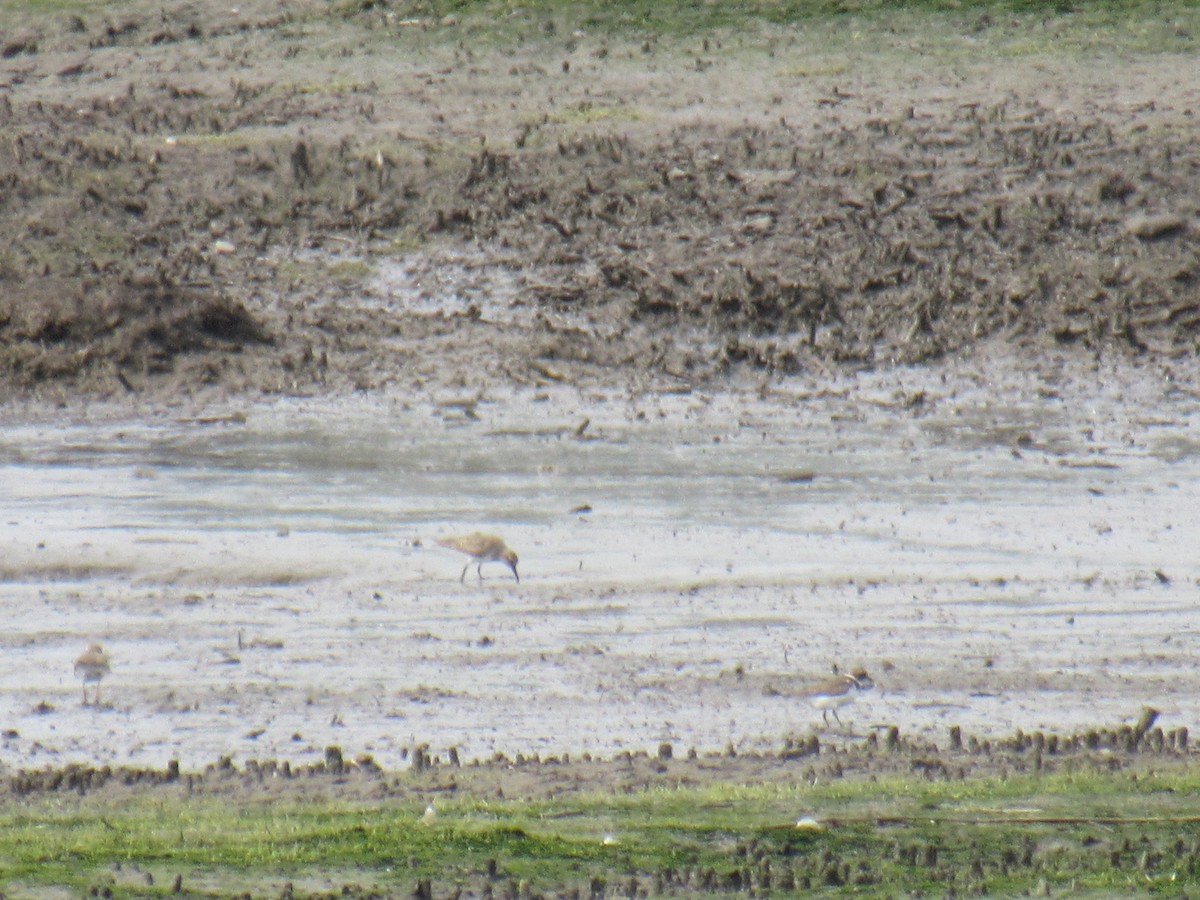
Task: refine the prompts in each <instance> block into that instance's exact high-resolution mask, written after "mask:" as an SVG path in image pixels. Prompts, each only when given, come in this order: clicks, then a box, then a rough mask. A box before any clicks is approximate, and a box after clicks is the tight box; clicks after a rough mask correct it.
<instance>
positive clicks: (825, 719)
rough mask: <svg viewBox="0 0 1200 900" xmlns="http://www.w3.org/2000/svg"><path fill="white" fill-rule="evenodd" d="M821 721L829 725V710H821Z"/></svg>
mask: <svg viewBox="0 0 1200 900" xmlns="http://www.w3.org/2000/svg"><path fill="white" fill-rule="evenodd" d="M821 721H822V722H824V723H825V724H826V725H828V724H829V710H827V709H823V710H821Z"/></svg>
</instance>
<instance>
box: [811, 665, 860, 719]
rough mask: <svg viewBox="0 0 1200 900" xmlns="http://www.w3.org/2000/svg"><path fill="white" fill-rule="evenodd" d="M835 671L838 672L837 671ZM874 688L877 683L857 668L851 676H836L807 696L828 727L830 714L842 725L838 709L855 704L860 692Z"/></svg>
mask: <svg viewBox="0 0 1200 900" xmlns="http://www.w3.org/2000/svg"><path fill="white" fill-rule="evenodd" d="M834 671H837V670H836V669H835V670H834ZM874 686H875V682H874V681H872V680H871V676H870V675H868V674H867V670H866V669H863V668H857V669H855V670H854V671H853V672H851V673H850V674H849V675H836V676H834V677H833V678H830V679H829V680H828V681H825V682H823V683H821V684H819V685H818V686H817V687H815V688H813V689H812V690H811V691H809V692H808V693H807V694H806V696H807V697H808V699H809V702H810V703H812V705H813V706H815V707H816V708H817V709H819V710H821V720H822V721H823V722H824V723H825V724H826V725H828V724H829V714H830V713H831V712H832V713H833V718H834V719H836V720H837V723H838V724H839V725H841V724H842V720H841V717H839V716H838V707H839V706H847V705H849V704H851V703H853V702H854V699H855V697H857V696H858V692H859V691H866V690H870V689H871V688H872V687H874Z"/></svg>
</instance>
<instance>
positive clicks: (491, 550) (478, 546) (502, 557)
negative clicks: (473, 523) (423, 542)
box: [438, 531, 521, 584]
mask: <svg viewBox="0 0 1200 900" xmlns="http://www.w3.org/2000/svg"><path fill="white" fill-rule="evenodd" d="M438 544H440V545H441V546H443V547H449V548H450V549H451V550H457V551H458V552H459V553H465V554H467V556H469V557H471V559H472V560H473V561H474V562H476V563H477V564H478V565H477V566H476V571H477V572H478V573H479V580H480V581H483V564H484V563H485V562H502V563H504V564H505V565H506V566H508V567H509V568H510V569H512V573H513V578H515V579H517V584H520V583H521V576H520V575H518V574H517V554H515V553H513V552H512V550H510V549H508V545H507V544H505V543H504V541H502V540H500V538H498V537H496V535H494V534H482V533H480V532H478V531H477V532H475V533H474V534H464V535H463V536H462V537H452V538H441V539H439V540H438ZM469 568H471V563H470V562H468V563H467V564H466V565H465V566H463V570H462V575H461V576H459V579H458V580H459V581H465V580H466V578H467V569H469Z"/></svg>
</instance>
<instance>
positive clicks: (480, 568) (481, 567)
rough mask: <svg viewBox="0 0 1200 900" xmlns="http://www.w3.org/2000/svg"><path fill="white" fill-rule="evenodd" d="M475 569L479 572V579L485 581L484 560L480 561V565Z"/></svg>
mask: <svg viewBox="0 0 1200 900" xmlns="http://www.w3.org/2000/svg"><path fill="white" fill-rule="evenodd" d="M475 571H476V572H477V573H479V581H480V583H482V582H483V560H480V561H479V565H478V566H476V567H475Z"/></svg>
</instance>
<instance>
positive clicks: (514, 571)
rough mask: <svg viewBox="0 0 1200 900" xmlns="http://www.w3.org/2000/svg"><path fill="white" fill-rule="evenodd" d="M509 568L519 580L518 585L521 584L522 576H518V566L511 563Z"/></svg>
mask: <svg viewBox="0 0 1200 900" xmlns="http://www.w3.org/2000/svg"><path fill="white" fill-rule="evenodd" d="M508 567H509V568H510V569H512V570H513V578H515V579H517V584H520V583H521V576H520V575H518V574H517V564H516V563H509V564H508Z"/></svg>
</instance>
